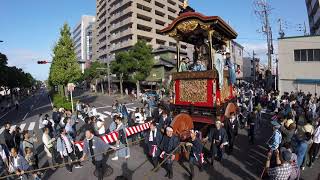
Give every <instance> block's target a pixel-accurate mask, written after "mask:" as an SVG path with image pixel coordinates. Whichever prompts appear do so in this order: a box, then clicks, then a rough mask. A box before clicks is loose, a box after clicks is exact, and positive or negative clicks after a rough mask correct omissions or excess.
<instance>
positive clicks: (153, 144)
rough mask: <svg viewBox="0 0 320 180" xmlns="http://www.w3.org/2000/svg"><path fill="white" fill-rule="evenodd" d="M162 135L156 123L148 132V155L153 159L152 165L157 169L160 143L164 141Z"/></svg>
mask: <svg viewBox="0 0 320 180" xmlns="http://www.w3.org/2000/svg"><path fill="white" fill-rule="evenodd" d="M162 138H163V136H162V133H161V132H160V130H159V129H158V128H157V125H156V123H155V122H154V121H152V122H151V123H150V130H149V131H147V132H146V135H145V143H146V145H147V152H148V155H149V156H150V157H151V160H152V165H153V167H154V168H156V167H157V165H158V162H159V155H160V149H159V146H160V143H161V141H162Z"/></svg>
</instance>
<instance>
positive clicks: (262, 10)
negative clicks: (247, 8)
mask: <svg viewBox="0 0 320 180" xmlns="http://www.w3.org/2000/svg"><path fill="white" fill-rule="evenodd" d="M270 11H271V8H270V6H269V5H268V3H267V0H256V1H255V13H256V14H257V15H258V16H259V18H260V19H261V21H262V22H263V28H262V29H263V32H264V33H265V35H266V36H267V46H268V53H267V55H268V69H269V70H270V71H271V70H272V39H271V38H272V35H271V33H272V31H271V26H270V22H269V14H270Z"/></svg>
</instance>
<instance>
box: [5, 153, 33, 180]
mask: <svg viewBox="0 0 320 180" xmlns="http://www.w3.org/2000/svg"><path fill="white" fill-rule="evenodd" d="M10 152H11V156H10V160H9V162H10V163H9V164H10V166H9V172H10V173H15V174H16V175H17V176H19V177H20V179H21V180H27V179H28V176H27V174H24V172H25V171H28V170H30V166H29V164H28V162H27V161H26V159H25V158H24V157H23V156H21V155H20V154H18V150H17V149H16V148H12V149H11V151H10Z"/></svg>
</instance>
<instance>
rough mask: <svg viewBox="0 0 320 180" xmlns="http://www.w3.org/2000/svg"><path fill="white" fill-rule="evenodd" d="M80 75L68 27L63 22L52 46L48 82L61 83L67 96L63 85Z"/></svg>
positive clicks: (52, 83) (77, 78) (78, 77)
mask: <svg viewBox="0 0 320 180" xmlns="http://www.w3.org/2000/svg"><path fill="white" fill-rule="evenodd" d="M80 77H81V70H80V66H79V64H78V62H77V57H76V53H75V50H74V45H73V41H72V38H71V33H70V27H69V26H68V24H66V23H65V24H64V25H63V27H62V29H61V30H60V39H59V41H58V43H56V45H55V47H54V48H53V58H52V64H51V67H50V74H49V82H50V84H51V85H57V86H59V85H62V87H63V88H64V93H65V95H66V96H67V92H66V88H65V86H66V85H67V84H68V83H72V82H76V81H77V80H79V79H80Z"/></svg>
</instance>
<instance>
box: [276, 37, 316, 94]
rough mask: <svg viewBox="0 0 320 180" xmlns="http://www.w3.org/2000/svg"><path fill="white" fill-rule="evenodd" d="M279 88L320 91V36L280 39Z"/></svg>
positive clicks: (284, 89)
mask: <svg viewBox="0 0 320 180" xmlns="http://www.w3.org/2000/svg"><path fill="white" fill-rule="evenodd" d="M279 90H280V92H281V93H283V92H291V91H300V90H301V91H303V92H306V93H308V92H310V93H318V94H319V92H320V36H296V37H286V38H281V39H279Z"/></svg>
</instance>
